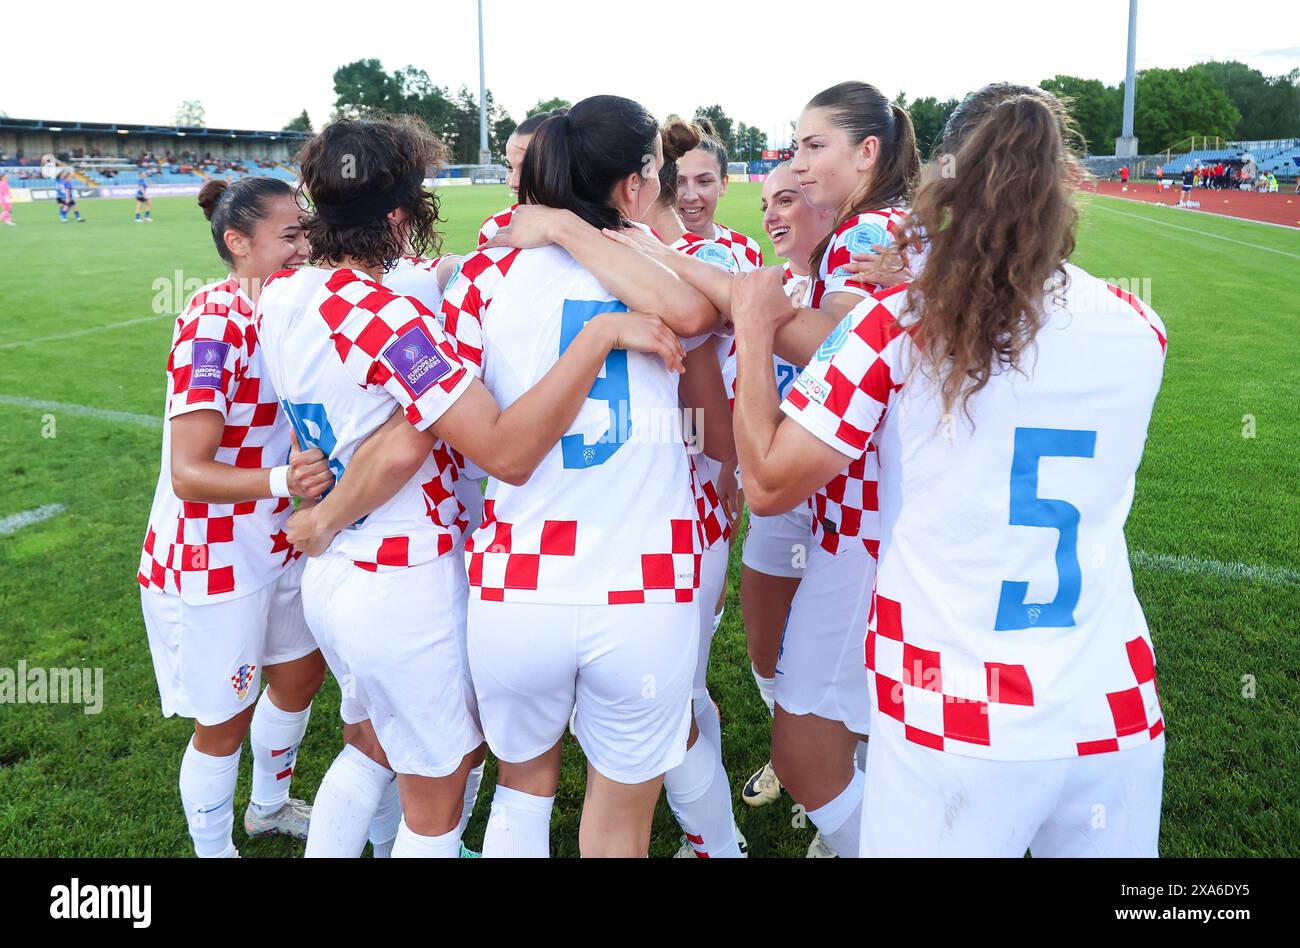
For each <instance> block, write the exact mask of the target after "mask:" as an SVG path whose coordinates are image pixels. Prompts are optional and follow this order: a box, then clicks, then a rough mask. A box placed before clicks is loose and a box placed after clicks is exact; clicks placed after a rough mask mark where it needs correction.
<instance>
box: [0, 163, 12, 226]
mask: <svg viewBox="0 0 1300 948" xmlns="http://www.w3.org/2000/svg"><path fill="white" fill-rule="evenodd" d="M12 208H13V195H12V194H11V192H10V190H9V173H8V172H7V171H6V172H0V221H4V222H5V223H6V224H8V225H9V226H10V227H13V226H14V219H13V215H12V214H11V213H10V211H11V209H12Z"/></svg>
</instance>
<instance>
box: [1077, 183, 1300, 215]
mask: <svg viewBox="0 0 1300 948" xmlns="http://www.w3.org/2000/svg"><path fill="white" fill-rule="evenodd" d="M1122 187H1123V185H1121V184H1120V183H1119V182H1118V181H1098V182H1097V186H1096V191H1097V193H1098V194H1104V195H1106V196H1107V197H1115V198H1122V199H1124V200H1126V201H1136V202H1138V203H1139V204H1167V205H1170V206H1173V205H1176V204H1177V203H1178V198H1179V197H1180V196H1181V195H1182V193H1183V190H1182V189H1183V182H1182V178H1181V176H1180V177H1179V178H1178V180H1177V182H1176V183H1175V184H1174V186H1173V188H1171V189H1170V190H1167V191H1160V190H1158V189H1157V188H1156V186H1155V185H1154V184H1153V183H1151V182H1148V181H1141V182H1137V183H1135V184H1130V185H1129V186H1128V193H1124V192H1123V191H1122V190H1121V188H1122ZM1283 187H1284V188H1287V190H1291V189H1293V188H1294V187H1295V186H1294V185H1290V186H1286V185H1283ZM1192 195H1193V197H1194V199H1195V200H1197V201H1200V202H1201V207H1200V210H1201V211H1203V212H1208V213H1210V214H1220V215H1223V216H1225V217H1238V218H1241V219H1242V220H1248V221H1263V222H1264V223H1267V224H1281V225H1283V226H1285V227H1300V194H1294V193H1280V194H1258V193H1255V192H1252V191H1206V190H1204V189H1202V188H1197V189H1196V190H1195V191H1193V192H1192Z"/></svg>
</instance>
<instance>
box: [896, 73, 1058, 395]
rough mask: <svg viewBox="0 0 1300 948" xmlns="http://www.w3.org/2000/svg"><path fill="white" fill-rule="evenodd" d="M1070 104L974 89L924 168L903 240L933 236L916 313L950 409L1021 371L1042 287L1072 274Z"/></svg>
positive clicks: (1024, 91)
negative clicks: (1003, 375) (1000, 375)
mask: <svg viewBox="0 0 1300 948" xmlns="http://www.w3.org/2000/svg"><path fill="white" fill-rule="evenodd" d="M1074 140H1075V133H1074V131H1073V126H1072V125H1071V123H1070V120H1069V118H1068V116H1067V115H1066V112H1065V109H1064V107H1063V106H1062V104H1061V102H1060V101H1059V100H1058V99H1057V98H1056V97H1055V96H1053V95H1051V94H1050V93H1047V92H1044V91H1043V90H1041V89H1031V88H1027V87H1023V86H1009V85H1005V84H998V85H994V86H988V87H985V88H984V89H981V90H980V91H979V92H975V93H972V94H971V95H970V96H968V97H967V98H966V100H965V101H964V102H963V103H962V104H961V106H960V107H959V108H958V109H957V111H956V112H954V113H953V115H952V117H951V119H950V120H949V122H948V126H947V128H946V129H945V130H944V136H943V140H942V142H941V145H940V148H939V153H938V156H937V158H936V160H935V161H934V162H932V163H931V164H930V166H929V167H928V168H927V169H926V173H925V176H924V180H923V182H922V184H921V187H920V189H919V190H918V191H917V194H916V200H915V202H914V204H913V207H912V214H911V216H910V218H909V219H908V221H907V222H906V223H905V224H904V226H903V228H902V230H901V231H900V233H899V235H898V238H897V240H898V242H899V244H900V245H902V246H908V245H910V244H921V243H924V244H926V245H927V246H928V252H927V255H926V260H925V266H924V268H923V270H922V271H921V274H920V276H919V277H918V278H917V279H916V281H915V282H913V284H912V287H911V291H910V293H911V296H910V300H909V313H910V314H911V315H912V316H913V317H914V318H915V330H916V339H917V342H918V345H919V346H920V348H921V350H922V351H923V352H924V353H925V362H926V364H927V365H928V366H929V367H930V369H931V370H932V371H934V372H935V373H936V374H937V382H938V386H939V392H940V394H941V396H942V398H943V403H944V411H945V412H946V413H948V412H951V411H952V410H953V408H954V406H955V405H957V404H958V403H959V402H960V403H961V406H962V409H963V410H964V411H965V410H967V407H968V405H969V402H970V398H971V396H973V395H974V394H975V393H976V392H978V391H979V390H980V389H982V388H983V387H984V386H985V385H986V384H988V381H989V378H990V377H991V376H992V375H994V374H996V373H997V372H1000V371H1003V370H1008V369H1012V370H1013V369H1015V368H1017V367H1018V366H1019V364H1020V359H1021V357H1022V355H1023V354H1024V352H1025V350H1026V349H1027V348H1029V347H1030V346H1031V345H1032V344H1033V341H1034V337H1035V336H1036V335H1037V333H1038V330H1039V329H1040V328H1041V327H1042V323H1043V319H1044V309H1043V306H1044V287H1046V286H1048V285H1049V281H1052V280H1053V279H1054V278H1056V279H1063V278H1064V275H1065V262H1066V260H1067V259H1068V258H1069V256H1070V254H1071V253H1072V252H1073V251H1074V245H1075V228H1076V226H1077V224H1078V212H1077V210H1076V209H1075V206H1074V202H1073V200H1072V195H1071V185H1072V184H1073V183H1076V182H1078V181H1079V180H1080V179H1081V174H1082V173H1081V171H1080V169H1079V165H1078V162H1077V159H1076V157H1075V155H1074V152H1073V150H1072V148H1071V143H1072V141H1074Z"/></svg>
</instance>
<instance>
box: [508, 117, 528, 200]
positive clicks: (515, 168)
mask: <svg viewBox="0 0 1300 948" xmlns="http://www.w3.org/2000/svg"><path fill="white" fill-rule="evenodd" d="M532 140H533V136H532V135H520V134H519V133H517V132H516V133H514V134H512V135H511V136H510V138H509V139H508V140H507V141H506V184H508V185H510V190H511V191H514V192H515V195H516V196H518V194H519V174H520V172H522V171H523V170H524V155H525V154H527V153H528V143H529V142H531V141H532Z"/></svg>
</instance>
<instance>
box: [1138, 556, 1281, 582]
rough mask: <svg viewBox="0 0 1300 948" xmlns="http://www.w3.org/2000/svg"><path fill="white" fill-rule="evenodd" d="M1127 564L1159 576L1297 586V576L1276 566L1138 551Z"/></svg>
mask: <svg viewBox="0 0 1300 948" xmlns="http://www.w3.org/2000/svg"><path fill="white" fill-rule="evenodd" d="M1129 562H1130V563H1132V564H1133V565H1134V566H1136V567H1137V568H1139V569H1151V570H1156V571H1158V572H1161V573H1193V574H1197V575H1201V576H1215V577H1217V578H1219V579H1245V580H1250V581H1252V582H1257V583H1267V584H1268V585H1270V586H1300V573H1298V572H1296V571H1295V570H1290V569H1282V568H1281V567H1279V566H1251V565H1249V564H1247V563H1220V562H1219V561H1217V560H1201V559H1197V558H1196V557H1194V556H1171V555H1169V554H1165V553H1143V552H1142V551H1141V550H1137V551H1134V552H1133V553H1130V554H1129Z"/></svg>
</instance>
